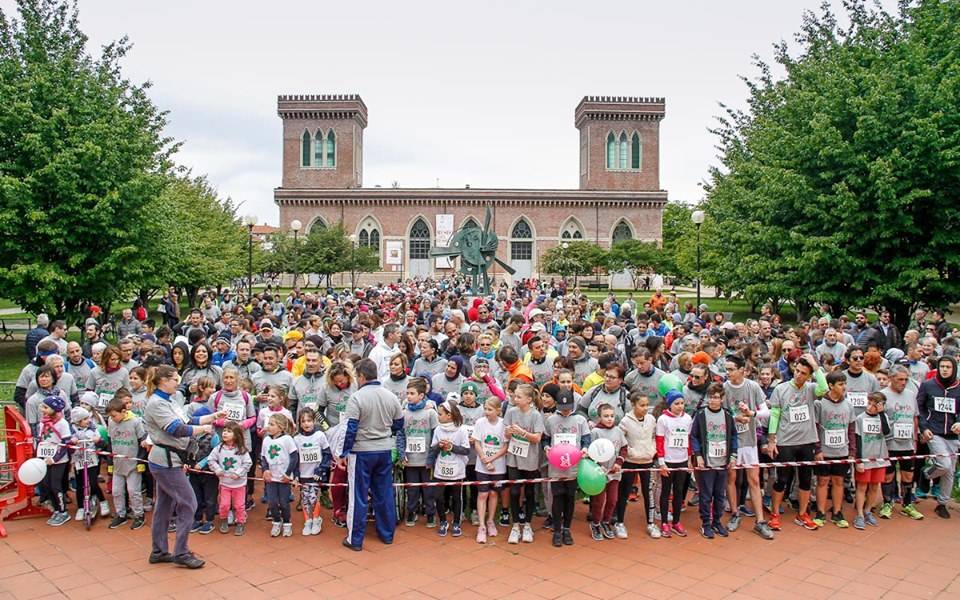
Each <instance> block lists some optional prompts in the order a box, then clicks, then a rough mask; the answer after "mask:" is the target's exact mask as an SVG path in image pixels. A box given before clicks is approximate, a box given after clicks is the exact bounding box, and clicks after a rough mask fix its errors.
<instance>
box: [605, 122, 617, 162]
mask: <svg viewBox="0 0 960 600" xmlns="http://www.w3.org/2000/svg"><path fill="white" fill-rule="evenodd" d="M616 168H617V138H615V137H613V132H612V131H611V132H610V133H609V134H608V135H607V169H616Z"/></svg>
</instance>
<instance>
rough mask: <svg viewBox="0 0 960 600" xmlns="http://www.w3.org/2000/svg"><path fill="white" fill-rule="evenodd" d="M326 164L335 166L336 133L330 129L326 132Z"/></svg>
mask: <svg viewBox="0 0 960 600" xmlns="http://www.w3.org/2000/svg"><path fill="white" fill-rule="evenodd" d="M326 146H327V166H328V167H335V166H337V134H335V133H334V132H333V130H332V129H331V130H330V131H328V132H327V144H326Z"/></svg>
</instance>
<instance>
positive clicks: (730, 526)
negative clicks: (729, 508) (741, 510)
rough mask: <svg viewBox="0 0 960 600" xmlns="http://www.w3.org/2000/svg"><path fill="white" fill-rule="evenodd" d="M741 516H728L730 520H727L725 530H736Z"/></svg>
mask: <svg viewBox="0 0 960 600" xmlns="http://www.w3.org/2000/svg"><path fill="white" fill-rule="evenodd" d="M742 518H743V517H741V516H740V515H739V514H736V515H733V516H732V517H730V520H729V521H727V530H728V531H736V530H737V529H739V528H740V519H742Z"/></svg>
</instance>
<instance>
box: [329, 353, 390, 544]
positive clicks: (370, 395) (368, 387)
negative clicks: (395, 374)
mask: <svg viewBox="0 0 960 600" xmlns="http://www.w3.org/2000/svg"><path fill="white" fill-rule="evenodd" d="M355 370H356V373H357V383H358V384H359V388H358V389H357V391H356V392H354V393H353V394H352V395H351V396H350V398H349V400H347V408H346V413H345V415H344V417H345V418H346V421H347V430H346V432H345V433H344V439H343V452H341V453H340V458H338V459H337V462H338V464H340V465H342V464H343V463H344V461H346V468H347V482H348V483H349V485H350V500H349V505H348V508H347V537H346V538H345V539H344V540H343V545H344V546H346V547H347V548H350V549H351V550H356V551H358V552H359V551H360V550H362V549H363V536H364V533H365V529H366V526H367V498H368V496H370V495H372V496H373V510H374V513H375V515H376V525H377V536H378V537H379V538H380V540H381V541H382V542H383V543H385V544H391V543H393V533H394V530H395V529H396V526H397V510H396V507H395V506H394V503H393V460H392V456H391V452H392V450H393V448H394V447H396V448H397V450H398V451H399V452H400V456H403V451H404V449H405V447H406V439H405V435H404V432H403V409H402V408H401V407H400V400H399V399H398V398H397V397H396V396H395V395H394V394H393V392H391V391H389V390H387V389H385V388H384V387H382V386H381V385H380V382H379V381H377V364H376V363H375V362H373V361H372V360H370V359H369V358H365V359H363V360H361V361H360V362H358V363H357V366H356V368H355ZM393 435H396V440H394V439H393V437H392V436H393Z"/></svg>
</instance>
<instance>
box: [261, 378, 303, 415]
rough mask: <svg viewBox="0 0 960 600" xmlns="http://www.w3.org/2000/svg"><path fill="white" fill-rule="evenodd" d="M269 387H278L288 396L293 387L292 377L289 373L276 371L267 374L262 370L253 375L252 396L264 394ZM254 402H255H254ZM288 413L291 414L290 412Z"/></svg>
mask: <svg viewBox="0 0 960 600" xmlns="http://www.w3.org/2000/svg"><path fill="white" fill-rule="evenodd" d="M271 385H279V386H280V387H282V388H283V391H284V393H286V394H287V396H288V397H289V396H290V388H291V387H292V386H293V375H291V374H290V372H289V371H284V370H283V369H277V370H276V371H274V372H273V373H267V372H266V371H264V370H263V369H261V370H259V371H257V372H256V373H254V375H253V395H254V396H258V395H260V394H266V393H267V388H269V387H270V386H271ZM255 402H256V401H255ZM292 408H295V407H292ZM290 412H293V411H292V410H291V411H290Z"/></svg>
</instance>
